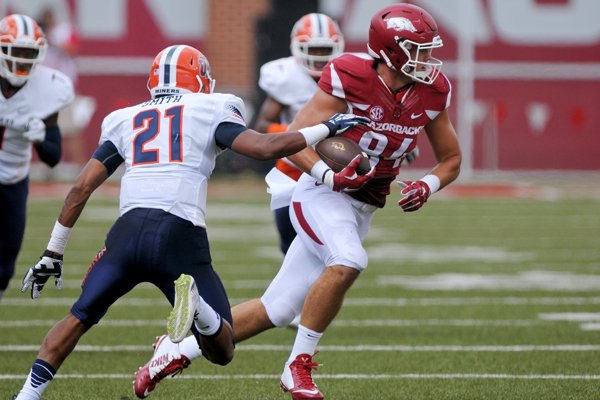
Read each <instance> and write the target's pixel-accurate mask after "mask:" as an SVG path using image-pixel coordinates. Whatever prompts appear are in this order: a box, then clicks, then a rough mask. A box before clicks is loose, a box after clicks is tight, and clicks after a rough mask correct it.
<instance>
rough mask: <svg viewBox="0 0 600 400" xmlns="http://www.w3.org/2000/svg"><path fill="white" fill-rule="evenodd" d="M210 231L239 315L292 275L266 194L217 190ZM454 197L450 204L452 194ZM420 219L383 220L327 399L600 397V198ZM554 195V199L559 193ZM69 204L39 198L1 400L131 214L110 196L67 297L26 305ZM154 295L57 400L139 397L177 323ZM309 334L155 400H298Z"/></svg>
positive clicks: (194, 370) (345, 313)
mask: <svg viewBox="0 0 600 400" xmlns="http://www.w3.org/2000/svg"><path fill="white" fill-rule="evenodd" d="M211 184H213V185H214V187H215V188H216V189H217V190H212V189H211V195H210V198H209V205H208V223H209V227H208V233H209V238H210V240H211V247H212V255H213V260H214V266H215V267H216V269H217V271H218V272H219V273H220V275H221V277H222V279H223V281H224V283H225V286H226V288H227V290H228V293H229V296H230V298H231V300H232V303H238V302H240V301H243V300H244V299H249V298H252V297H256V296H259V295H260V294H261V293H262V291H263V290H264V288H265V287H266V286H267V285H268V282H269V280H270V279H271V278H272V277H273V276H274V275H275V273H276V271H277V270H278V266H279V263H280V261H281V256H280V255H279V253H278V248H277V243H276V242H277V239H276V235H275V228H274V226H273V224H272V219H271V214H270V210H269V209H268V195H267V194H266V193H264V191H263V190H264V183H263V182H261V181H260V180H256V181H254V182H250V183H248V182H246V183H238V182H235V181H233V182H232V181H226V182H218V181H217V182H212V183H211ZM442 193H443V192H442ZM442 193H440V195H438V196H437V197H436V198H434V199H432V200H431V201H430V202H429V203H428V204H427V205H426V206H425V207H424V208H423V209H421V210H420V211H419V212H417V213H412V214H403V213H401V212H400V210H399V209H398V208H397V207H396V206H395V201H396V198H397V197H398V196H397V192H395V194H393V195H392V196H390V199H389V202H390V203H389V204H388V207H386V208H385V209H384V210H381V211H380V212H379V213H378V214H376V217H375V220H374V222H373V226H372V230H371V232H370V234H369V238H368V240H367V241H366V247H367V250H368V251H369V255H370V263H369V268H368V270H367V271H366V272H365V273H364V275H363V276H361V277H360V279H359V280H358V281H357V283H356V285H355V287H353V288H352V290H351V291H350V293H349V295H348V296H347V299H346V302H345V304H344V307H343V309H342V311H341V313H340V315H338V318H337V319H336V321H335V323H334V325H333V326H332V327H331V328H330V329H329V330H328V331H327V333H326V334H325V335H324V337H323V339H322V340H321V343H320V344H321V346H320V353H319V354H318V356H317V358H316V360H317V361H318V362H320V363H321V364H322V366H321V368H320V369H319V371H318V372H317V373H316V375H315V376H316V381H317V383H318V384H319V387H320V388H321V390H322V391H323V392H324V393H325V396H326V398H327V399H335V400H338V399H378V400H379V399H436V400H441V399H561V400H564V399H599V398H600V200H599V199H598V197H594V196H592V197H577V196H568V197H562V196H561V195H560V193H559V195H552V196H546V198H543V199H535V198H490V197H485V198H484V197H477V196H475V197H469V198H455V197H446V198H444V197H445V196H443V195H442ZM553 193H554V192H553ZM61 204H62V199H58V198H57V199H47V198H41V197H34V198H32V199H31V200H30V204H29V214H28V225H27V230H26V239H25V243H24V247H23V250H22V252H21V254H20V258H19V262H18V271H17V274H16V278H17V279H15V280H13V281H12V282H11V288H10V290H9V291H8V293H7V294H6V295H5V297H4V299H3V301H2V302H1V303H0V398H2V399H6V398H10V396H11V395H12V394H13V393H16V392H17V391H18V390H19V389H20V387H21V385H22V384H23V382H24V379H25V377H26V374H27V373H28V371H29V368H30V365H31V362H32V361H33V359H34V358H35V355H36V352H37V349H38V347H39V345H40V343H41V340H42V338H43V337H44V335H45V333H46V332H47V331H48V329H49V328H50V327H51V326H52V325H53V324H54V323H55V322H56V321H57V320H58V319H60V318H62V317H63V316H64V315H65V313H66V312H67V311H68V309H69V307H70V305H71V304H72V303H73V301H74V300H75V299H76V297H77V296H78V294H79V284H80V281H81V279H82V277H83V275H84V274H85V271H86V270H87V268H88V265H89V263H90V261H91V260H92V259H93V257H94V255H95V254H96V252H97V250H99V249H100V248H101V247H102V243H103V239H104V236H105V234H106V232H107V230H108V228H109V226H110V225H111V224H112V222H113V221H114V219H115V218H116V217H117V214H118V205H117V200H115V199H112V198H110V197H106V196H95V197H93V199H92V200H91V201H90V203H89V204H88V207H87V208H86V211H85V212H84V214H83V215H82V217H81V218H80V220H79V223H78V225H77V227H76V229H75V231H74V234H73V236H72V237H71V240H70V242H69V245H68V247H67V254H66V256H65V272H64V278H65V287H64V289H63V290H62V291H60V292H58V291H56V290H55V288H54V287H53V285H52V284H51V282H49V284H48V285H47V287H46V289H45V290H44V292H43V294H42V298H41V299H39V300H37V301H32V300H30V299H29V295H28V294H21V293H20V291H19V290H18V288H20V285H19V282H20V279H21V277H22V275H23V273H24V272H25V270H26V269H27V268H28V267H29V266H30V265H31V264H33V263H35V262H36V260H37V258H38V257H39V255H40V253H41V252H42V250H43V249H44V248H45V246H46V243H47V240H48V236H49V233H50V230H51V228H52V225H53V221H54V220H55V218H56V216H57V213H58V211H59V208H60V206H61ZM169 310H170V308H169V306H168V304H167V301H166V300H165V299H164V298H163V297H162V295H161V293H160V292H159V291H158V289H155V288H153V287H151V286H140V287H138V288H136V289H135V290H134V291H133V292H131V293H130V294H129V295H128V296H126V297H125V298H123V299H122V300H121V301H119V302H118V303H117V304H116V305H115V306H114V307H113V308H112V309H111V310H110V311H109V312H108V314H107V315H106V317H105V318H104V320H103V321H102V322H101V323H100V325H99V326H97V327H95V328H93V329H92V330H91V331H90V332H89V333H88V334H87V335H86V336H84V338H83V339H82V341H81V342H80V347H79V348H77V349H76V351H75V352H74V353H73V354H72V355H71V357H70V358H69V359H67V361H66V362H65V364H64V365H63V366H62V368H61V369H60V370H59V373H58V375H57V377H56V379H55V380H54V382H52V384H51V385H50V386H49V388H48V389H47V390H46V392H45V398H46V399H73V400H74V399H127V398H134V397H135V396H134V394H133V392H132V389H131V381H132V378H133V373H134V371H135V370H137V368H138V366H140V365H143V364H144V363H145V362H146V361H147V359H148V358H149V356H150V355H151V352H152V348H151V344H152V342H153V340H154V337H155V336H156V335H159V334H161V333H163V332H164V331H165V318H166V316H167V315H168V313H169ZM294 335H295V332H294V331H293V330H292V329H287V328H286V329H279V330H273V331H270V332H267V333H265V334H263V335H261V336H259V337H256V338H254V339H252V340H249V341H247V342H244V343H242V344H240V345H239V346H238V351H237V353H236V357H235V359H234V361H233V362H232V363H231V364H230V365H229V366H226V367H218V366H213V365H210V364H209V363H208V362H206V361H197V362H195V363H193V364H192V365H191V366H190V368H188V369H187V370H186V371H185V373H184V374H183V376H182V377H181V378H178V379H173V380H168V381H165V382H163V383H161V384H160V385H159V386H158V388H157V390H156V391H155V392H153V394H152V396H151V397H150V398H153V399H220V400H221V399H288V398H289V395H284V394H283V393H281V392H280V391H279V389H278V385H279V374H280V373H281V370H282V366H283V363H284V362H285V360H286V359H287V356H288V353H289V349H290V346H291V344H292V342H293V340H294Z"/></svg>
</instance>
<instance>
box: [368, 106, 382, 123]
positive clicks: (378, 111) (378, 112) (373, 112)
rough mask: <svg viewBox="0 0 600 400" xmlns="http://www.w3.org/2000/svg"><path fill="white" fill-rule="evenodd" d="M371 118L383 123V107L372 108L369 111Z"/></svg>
mask: <svg viewBox="0 0 600 400" xmlns="http://www.w3.org/2000/svg"><path fill="white" fill-rule="evenodd" d="M369 117H370V118H371V120H373V121H381V119H382V118H383V107H381V106H374V107H371V109H370V110H369Z"/></svg>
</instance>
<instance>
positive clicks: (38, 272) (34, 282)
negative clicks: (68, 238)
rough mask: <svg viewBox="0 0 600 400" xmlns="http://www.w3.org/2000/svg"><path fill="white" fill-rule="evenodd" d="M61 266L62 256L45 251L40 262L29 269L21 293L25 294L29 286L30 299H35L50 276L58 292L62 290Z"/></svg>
mask: <svg viewBox="0 0 600 400" xmlns="http://www.w3.org/2000/svg"><path fill="white" fill-rule="evenodd" d="M62 266H63V255H62V254H58V253H54V252H52V251H50V250H45V251H44V254H42V256H41V257H40V261H39V262H38V263H37V264H35V265H34V266H33V267H31V268H29V270H28V271H27V273H26V274H25V277H24V278H23V287H22V288H21V292H23V293H25V291H26V290H27V288H28V287H29V286H31V298H32V299H37V298H38V297H40V293H41V292H42V289H44V285H45V284H46V282H47V281H48V278H50V277H51V276H53V277H54V285H55V286H56V288H57V289H58V290H60V289H62Z"/></svg>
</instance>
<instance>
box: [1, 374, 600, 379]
mask: <svg viewBox="0 0 600 400" xmlns="http://www.w3.org/2000/svg"><path fill="white" fill-rule="evenodd" d="M131 377H132V375H131V374H58V375H56V376H55V377H54V379H129V380H131ZM280 377H281V375H272V374H236V375H198V374H197V375H192V374H186V375H181V376H179V377H177V378H176V379H205V380H208V379H211V380H212V379H222V380H238V379H240V380H241V379H269V380H271V379H279V378H280ZM26 378H27V375H11V374H2V375H0V380H20V379H26ZM316 378H317V380H321V379H369V380H371V379H523V380H535V379H544V380H600V375H556V374H548V375H513V374H319V375H317V376H316Z"/></svg>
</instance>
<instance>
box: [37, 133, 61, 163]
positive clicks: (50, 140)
mask: <svg viewBox="0 0 600 400" xmlns="http://www.w3.org/2000/svg"><path fill="white" fill-rule="evenodd" d="M60 142H61V139H60V129H59V128H58V126H47V127H46V138H45V139H44V141H43V142H42V143H39V144H36V145H34V147H35V150H36V151H37V153H38V156H39V157H40V160H42V161H43V162H44V163H45V164H47V165H48V166H50V167H54V166H55V165H56V164H58V162H59V161H60V157H61V156H62V148H61V143H60Z"/></svg>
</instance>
